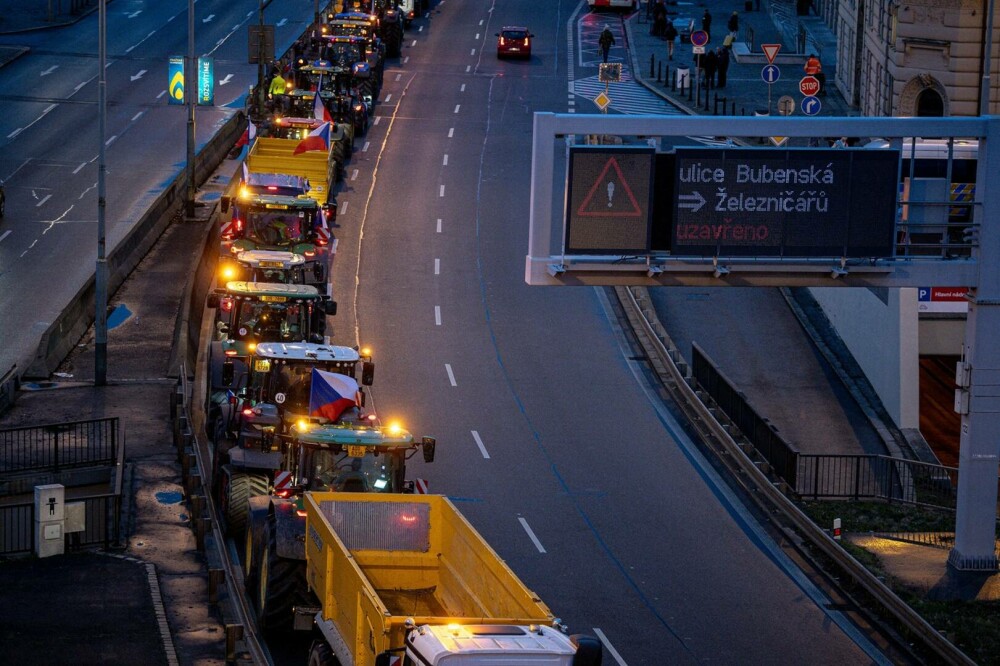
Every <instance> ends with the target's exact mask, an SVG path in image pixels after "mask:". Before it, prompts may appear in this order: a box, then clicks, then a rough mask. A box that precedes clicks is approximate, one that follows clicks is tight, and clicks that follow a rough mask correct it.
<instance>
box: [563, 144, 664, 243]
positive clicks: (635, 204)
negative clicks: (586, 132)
mask: <svg viewBox="0 0 1000 666" xmlns="http://www.w3.org/2000/svg"><path fill="white" fill-rule="evenodd" d="M653 161H654V151H653V149H652V148H634V147H629V148H618V147H614V146H574V147H572V148H570V151H569V183H568V186H567V188H566V237H565V239H564V249H565V252H566V253H567V254H607V255H625V254H646V253H648V252H649V250H650V233H651V231H650V220H651V215H650V210H651V207H652V206H651V200H652V189H653V188H652V180H653Z"/></svg>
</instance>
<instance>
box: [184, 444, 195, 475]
mask: <svg viewBox="0 0 1000 666" xmlns="http://www.w3.org/2000/svg"><path fill="white" fill-rule="evenodd" d="M196 465H197V462H196V461H195V458H194V449H192V448H191V447H186V448H185V449H184V453H182V454H181V478H182V479H185V480H187V477H188V475H189V474H190V473H191V470H193V469H195V468H196Z"/></svg>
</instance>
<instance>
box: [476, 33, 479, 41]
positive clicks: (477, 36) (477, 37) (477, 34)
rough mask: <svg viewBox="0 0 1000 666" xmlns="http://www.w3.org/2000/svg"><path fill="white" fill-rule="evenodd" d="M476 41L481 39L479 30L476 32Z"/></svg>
mask: <svg viewBox="0 0 1000 666" xmlns="http://www.w3.org/2000/svg"><path fill="white" fill-rule="evenodd" d="M476 41H477V42H478V41H479V33H478V32H477V33H476Z"/></svg>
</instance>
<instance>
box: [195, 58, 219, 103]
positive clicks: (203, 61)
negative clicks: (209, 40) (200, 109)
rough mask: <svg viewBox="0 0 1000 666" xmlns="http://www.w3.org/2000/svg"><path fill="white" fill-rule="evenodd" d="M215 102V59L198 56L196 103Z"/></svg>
mask: <svg viewBox="0 0 1000 666" xmlns="http://www.w3.org/2000/svg"><path fill="white" fill-rule="evenodd" d="M214 104H215V59H214V58H207V57H206V58H198V105H199V106H213V105H214Z"/></svg>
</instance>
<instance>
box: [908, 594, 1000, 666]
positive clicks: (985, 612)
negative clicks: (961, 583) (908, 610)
mask: <svg viewBox="0 0 1000 666" xmlns="http://www.w3.org/2000/svg"><path fill="white" fill-rule="evenodd" d="M896 593H897V594H899V595H900V597H901V598H902V599H903V600H905V601H906V602H907V603H908V604H910V606H911V607H912V608H913V609H914V610H916V611H917V612H918V613H920V615H921V616H922V617H923V618H924V619H925V620H927V621H928V622H929V623H930V624H931V626H932V627H934V628H935V629H938V630H939V631H942V632H944V633H945V635H946V636H947V637H948V640H950V641H951V642H952V643H954V644H955V645H956V646H958V648H959V649H960V650H962V652H964V653H965V654H967V655H968V656H969V657H970V658H971V659H972V660H973V661H975V662H976V663H978V664H983V665H986V664H1000V621H998V618H1000V601H930V600H927V599H921V598H919V597H916V596H914V595H912V594H910V595H906V594H903V593H902V592H901V591H900V590H896Z"/></svg>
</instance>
